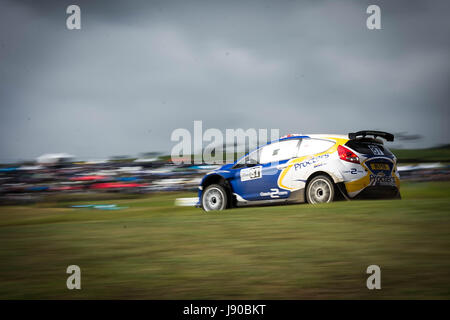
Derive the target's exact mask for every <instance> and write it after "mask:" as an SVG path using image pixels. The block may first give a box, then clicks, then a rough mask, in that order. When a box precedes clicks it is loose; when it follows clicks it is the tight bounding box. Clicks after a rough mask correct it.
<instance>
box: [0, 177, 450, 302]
mask: <svg viewBox="0 0 450 320" xmlns="http://www.w3.org/2000/svg"><path fill="white" fill-rule="evenodd" d="M449 191H450V182H440V183H437V182H436V183H417V184H405V185H404V187H403V198H404V199H403V200H401V201H395V200H393V201H354V202H338V203H331V204H326V205H320V206H315V207H313V206H310V205H292V206H283V207H264V208H245V209H235V210H229V211H227V212H223V213H220V214H214V213H213V214H205V213H203V212H202V211H200V210H199V209H195V208H186V207H174V206H173V200H174V198H175V197H180V196H190V195H186V194H185V195H181V194H166V195H154V196H151V197H148V198H140V199H122V200H111V201H108V200H104V199H103V200H101V201H98V202H95V203H115V204H118V205H123V206H128V207H129V208H128V209H124V210H118V211H100V210H93V209H72V208H68V206H69V205H70V204H80V203H86V202H87V203H94V202H92V201H82V202H80V201H72V202H70V201H67V200H66V201H62V200H59V201H58V202H56V201H55V202H47V203H41V204H36V205H29V206H4V207H0V299H12V298H19V299H21V298H29V299H36V298H41V299H42V298H43V299H48V298H54V299H72V298H83V299H84V298H87V299H94V298H95V299H106V298H112V299H119V298H123V299H132V298H135V299H224V298H229V299H318V298H333V299H341V298H350V299H356V298H358V299H380V298H387V299H391V298H402V299H418V298H440V299H449V298H450V192H449ZM72 264H76V265H79V266H80V267H81V272H82V290H72V291H70V290H67V289H66V279H67V276H68V275H67V274H66V273H65V270H66V268H67V266H68V265H72ZM371 264H377V265H379V266H380V267H381V272H382V276H381V285H382V289H381V290H378V291H376V290H373V291H370V290H368V289H367V288H366V285H365V283H366V278H367V275H366V273H365V271H366V268H367V266H369V265H371Z"/></svg>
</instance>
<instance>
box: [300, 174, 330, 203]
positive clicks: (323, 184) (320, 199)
mask: <svg viewBox="0 0 450 320" xmlns="http://www.w3.org/2000/svg"><path fill="white" fill-rule="evenodd" d="M333 199H334V184H333V181H331V179H330V178H328V177H327V176H325V175H320V176H317V177H314V178H313V179H312V180H311V181H310V182H309V183H308V186H307V187H306V201H307V202H308V203H311V204H317V203H327V202H331V201H333Z"/></svg>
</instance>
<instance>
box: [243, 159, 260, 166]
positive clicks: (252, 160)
mask: <svg viewBox="0 0 450 320" xmlns="http://www.w3.org/2000/svg"><path fill="white" fill-rule="evenodd" d="M258 164H259V163H258V161H256V160H254V159H249V160H248V162H247V163H245V166H246V167H247V168H250V167H254V166H257V165H258Z"/></svg>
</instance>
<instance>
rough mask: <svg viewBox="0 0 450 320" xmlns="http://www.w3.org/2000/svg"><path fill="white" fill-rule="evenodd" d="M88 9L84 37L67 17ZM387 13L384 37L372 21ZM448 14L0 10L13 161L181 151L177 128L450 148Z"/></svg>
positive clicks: (173, 8) (341, 8)
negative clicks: (364, 135)
mask: <svg viewBox="0 0 450 320" xmlns="http://www.w3.org/2000/svg"><path fill="white" fill-rule="evenodd" d="M70 4H78V5H79V6H80V7H81V27H82V28H81V30H68V29H67V28H66V18H67V17H68V14H66V8H67V6H68V5H70ZM369 4H377V5H379V6H380V7H381V25H382V30H368V29H367V27H366V19H367V17H368V14H367V13H366V9H367V7H368V5H369ZM449 14H450V2H449V1H406V0H405V1H376V0H372V1H361V0H359V1H350V0H341V1H337V0H332V1H312V0H311V1H298V0H292V1H273V0H272V1H244V0H242V1H230V0H221V1H214V0H205V1H192V0H189V1H170V0H162V1H80V0H78V1H73V0H70V1H65V0H58V1H20V0H12V1H8V0H0V161H10V160H16V159H33V158H35V157H37V156H39V155H41V154H43V153H47V152H68V153H71V154H73V155H75V156H78V157H80V158H106V157H108V156H112V155H136V154H138V153H139V152H145V151H163V152H169V151H170V149H171V148H172V147H173V146H174V145H175V144H176V143H175V142H171V141H170V135H171V133H172V131H173V130H174V129H176V128H186V129H189V130H190V131H192V129H193V121H194V120H202V121H203V127H204V129H207V128H218V129H221V130H224V129H226V128H244V129H248V128H256V129H258V128H267V129H271V128H279V129H280V132H281V133H282V134H284V133H289V132H300V133H348V132H351V131H354V130H360V129H380V130H386V131H390V132H394V133H396V132H408V133H409V134H419V135H422V136H423V138H422V139H420V140H415V141H412V142H402V141H400V142H399V144H400V145H402V146H403V147H428V146H434V145H438V144H443V143H449V142H450V141H449V128H448V123H449V120H450V119H449V109H450V108H449V107H450V106H449V103H450V95H449V88H450V83H449V82H450V80H449V78H450V77H449V75H450V19H448V16H449Z"/></svg>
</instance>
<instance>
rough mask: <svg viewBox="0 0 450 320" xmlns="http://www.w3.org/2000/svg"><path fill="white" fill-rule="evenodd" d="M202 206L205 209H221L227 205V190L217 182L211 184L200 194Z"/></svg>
mask: <svg viewBox="0 0 450 320" xmlns="http://www.w3.org/2000/svg"><path fill="white" fill-rule="evenodd" d="M201 204H202V208H203V210H205V211H207V212H208V211H221V210H224V209H226V208H227V206H228V196H227V190H225V188H224V187H223V186H221V185H219V184H211V185H209V186H207V187H206V189H205V190H204V191H203V194H202V202H201Z"/></svg>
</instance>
